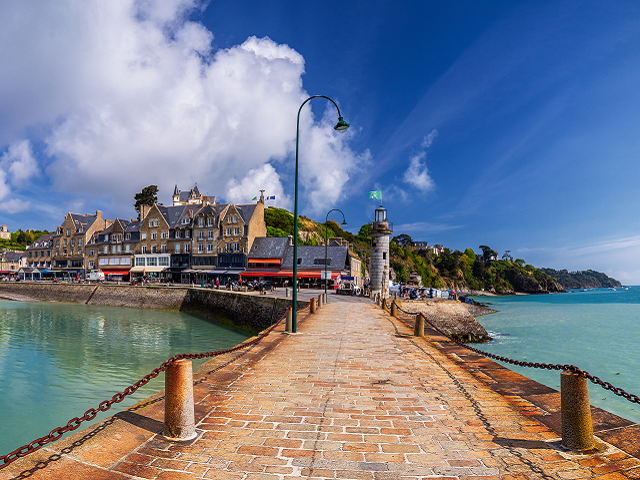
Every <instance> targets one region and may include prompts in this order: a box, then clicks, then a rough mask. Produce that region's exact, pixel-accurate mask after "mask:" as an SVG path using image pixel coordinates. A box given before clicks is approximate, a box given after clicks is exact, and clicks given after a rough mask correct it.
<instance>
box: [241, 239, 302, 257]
mask: <svg viewBox="0 0 640 480" xmlns="http://www.w3.org/2000/svg"><path fill="white" fill-rule="evenodd" d="M288 245H289V237H258V238H256V239H254V240H253V245H252V246H251V251H250V252H249V255H248V258H249V259H251V258H283V255H284V254H285V252H286V249H287V246H288ZM291 255H293V251H292V253H291Z"/></svg>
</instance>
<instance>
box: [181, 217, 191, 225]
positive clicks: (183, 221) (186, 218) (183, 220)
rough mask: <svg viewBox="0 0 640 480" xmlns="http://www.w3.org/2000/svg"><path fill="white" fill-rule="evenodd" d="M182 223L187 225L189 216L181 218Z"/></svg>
mask: <svg viewBox="0 0 640 480" xmlns="http://www.w3.org/2000/svg"><path fill="white" fill-rule="evenodd" d="M182 224H183V225H188V224H189V218H188V217H185V218H183V219H182Z"/></svg>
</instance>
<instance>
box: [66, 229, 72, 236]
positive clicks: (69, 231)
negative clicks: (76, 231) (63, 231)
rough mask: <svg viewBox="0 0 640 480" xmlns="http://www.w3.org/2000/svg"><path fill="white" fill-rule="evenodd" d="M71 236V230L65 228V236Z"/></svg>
mask: <svg viewBox="0 0 640 480" xmlns="http://www.w3.org/2000/svg"><path fill="white" fill-rule="evenodd" d="M69 236H71V230H69V229H68V228H67V237H69Z"/></svg>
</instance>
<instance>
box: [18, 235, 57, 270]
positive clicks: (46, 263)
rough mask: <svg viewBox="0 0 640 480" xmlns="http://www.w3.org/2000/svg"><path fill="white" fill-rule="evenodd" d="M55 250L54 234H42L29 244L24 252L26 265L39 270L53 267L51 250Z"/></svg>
mask: <svg viewBox="0 0 640 480" xmlns="http://www.w3.org/2000/svg"><path fill="white" fill-rule="evenodd" d="M52 250H53V234H46V235H42V236H40V238H38V239H37V240H36V241H34V242H33V243H32V244H31V245H29V246H28V247H27V249H26V251H25V252H24V255H25V259H26V265H25V266H28V267H33V268H37V269H38V270H41V271H42V270H43V269H45V270H48V269H50V268H51V252H52Z"/></svg>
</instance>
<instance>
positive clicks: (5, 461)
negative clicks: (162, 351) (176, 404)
mask: <svg viewBox="0 0 640 480" xmlns="http://www.w3.org/2000/svg"><path fill="white" fill-rule="evenodd" d="M285 317H286V313H285V314H284V315H283V316H282V317H280V320H278V321H277V322H276V323H274V324H273V325H271V326H270V327H269V328H267V329H266V330H264V331H263V332H262V333H260V335H258V336H257V337H256V338H254V339H253V340H251V341H249V342H245V343H241V344H239V345H236V346H235V347H233V348H229V349H227V350H218V351H216V352H204V353H180V354H178V355H175V356H173V357H171V358H170V359H168V360H167V361H166V362H164V363H162V364H161V365H160V366H159V367H158V368H156V369H154V370H153V371H151V373H149V374H147V375H145V376H144V377H142V378H141V379H140V380H138V381H137V382H136V383H134V384H133V385H131V386H129V387H127V388H125V389H124V390H123V391H122V392H120V393H116V394H115V395H114V396H113V397H111V400H104V401H102V402H100V403H99V404H98V408H97V409H96V408H90V409H89V410H87V411H86V412H84V415H83V416H82V417H75V418H72V419H71V420H69V421H68V422H67V424H66V425H65V426H63V427H58V428H54V429H53V430H51V432H49V435H45V436H44V437H40V438H38V439H36V440H34V441H33V442H31V443H29V444H28V445H23V446H22V447H20V448H17V449H16V450H14V451H13V452H11V453H8V454H6V455H3V456H0V462H1V463H0V470H2V469H3V468H5V467H6V466H8V465H10V464H11V463H12V462H15V461H16V460H18V459H19V458H22V457H26V456H27V455H29V454H30V453H33V452H35V451H37V450H40V449H41V448H42V447H44V446H45V445H46V444H48V443H51V442H55V441H56V440H59V439H60V438H61V437H62V436H63V435H64V434H65V433H67V432H71V431H73V430H76V429H77V428H78V427H80V424H81V423H82V422H85V421H90V420H93V419H94V418H96V416H97V415H98V413H99V412H106V411H107V410H109V409H110V408H111V406H112V405H113V404H114V403H120V402H121V401H122V400H124V399H125V397H127V396H128V395H131V394H132V393H134V392H135V391H136V390H138V389H139V388H140V387H142V386H144V385H146V384H147V383H149V382H150V381H151V380H152V379H154V378H156V377H157V376H158V375H160V373H162V372H164V371H165V370H167V368H168V367H169V366H170V365H171V364H172V363H173V362H175V361H176V360H181V359H183V358H187V359H194V358H195V359H202V358H208V357H217V356H219V355H224V354H226V353H232V352H236V351H238V350H243V349H245V348H248V347H251V346H253V345H255V344H257V343H259V342H260V341H261V340H262V339H263V338H264V337H266V336H267V335H268V334H269V333H271V331H272V330H273V329H274V328H276V327H277V326H278V325H279V324H280V323H281V322H282V320H283V319H284V318H285Z"/></svg>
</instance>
